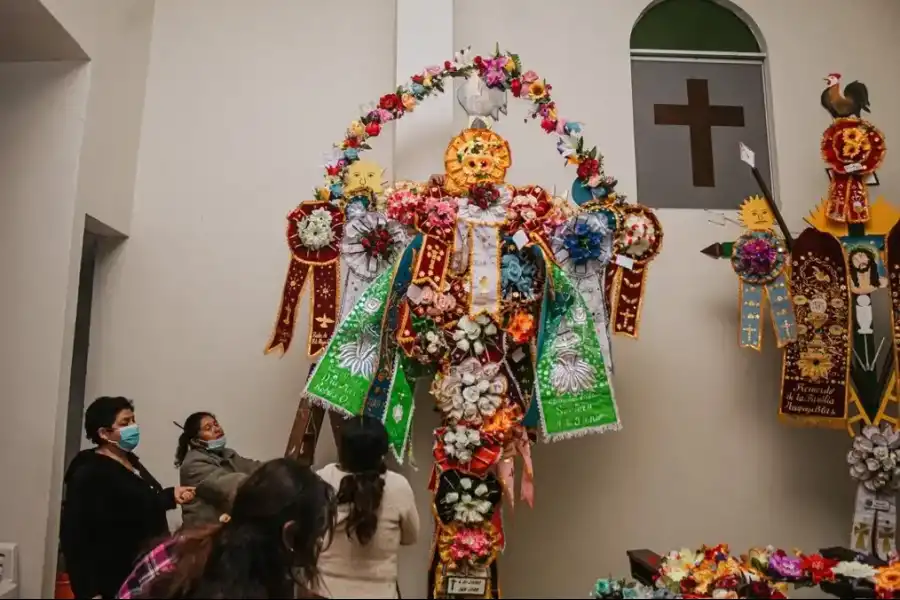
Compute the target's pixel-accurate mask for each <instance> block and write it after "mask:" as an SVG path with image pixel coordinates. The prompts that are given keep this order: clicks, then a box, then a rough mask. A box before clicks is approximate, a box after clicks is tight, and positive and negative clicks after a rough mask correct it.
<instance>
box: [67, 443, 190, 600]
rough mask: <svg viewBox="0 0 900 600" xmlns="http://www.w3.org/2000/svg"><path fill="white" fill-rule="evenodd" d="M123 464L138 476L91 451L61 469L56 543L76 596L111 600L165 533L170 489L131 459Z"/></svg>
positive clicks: (171, 503)
mask: <svg viewBox="0 0 900 600" xmlns="http://www.w3.org/2000/svg"><path fill="white" fill-rule="evenodd" d="M129 460H130V461H131V464H133V465H134V466H135V467H136V468H137V470H138V472H139V473H140V477H139V476H137V475H135V474H134V473H132V472H131V471H129V470H128V469H127V468H126V467H125V466H124V465H122V464H120V463H119V462H117V461H115V460H113V459H111V458H109V457H108V456H103V455H101V454H97V453H96V452H95V451H94V450H84V451H82V452H80V453H79V454H78V456H76V457H75V459H74V460H73V461H72V464H71V465H69V469H68V470H67V471H66V477H65V500H64V502H63V513H62V523H61V526H60V545H61V547H62V552H63V556H64V557H65V562H66V570H67V571H68V574H69V579H70V580H71V582H72V591H73V592H74V594H75V597H76V598H93V597H94V596H98V595H99V596H103V597H104V598H115V596H116V593H117V592H118V591H119V587H120V586H121V585H122V583H123V582H124V581H125V579H126V578H127V577H128V575H130V574H131V569H132V567H133V566H134V563H135V562H137V560H138V559H139V558H141V556H142V555H143V554H144V553H145V552H148V551H149V550H151V547H150V546H151V545H152V544H153V542H154V541H159V540H160V538H163V537H165V536H166V535H168V533H169V527H168V523H167V522H166V511H168V510H172V509H174V508H175V490H174V488H167V489H163V488H162V486H161V485H160V484H159V482H157V481H156V480H155V479H154V478H153V476H152V475H150V473H149V472H148V471H147V469H145V468H144V466H143V465H142V464H141V463H140V461H139V460H138V458H137V457H136V456H134V455H129Z"/></svg>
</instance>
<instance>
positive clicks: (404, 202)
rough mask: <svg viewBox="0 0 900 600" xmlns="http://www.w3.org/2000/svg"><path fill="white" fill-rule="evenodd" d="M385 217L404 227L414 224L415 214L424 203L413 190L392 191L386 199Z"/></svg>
mask: <svg viewBox="0 0 900 600" xmlns="http://www.w3.org/2000/svg"><path fill="white" fill-rule="evenodd" d="M385 202H386V205H387V217H388V218H389V219H393V220H394V221H397V222H399V223H403V224H404V225H412V224H413V223H415V219H416V214H417V213H418V212H419V211H420V210H422V208H423V207H424V204H425V201H424V199H423V198H422V196H420V195H419V194H418V193H416V191H415V190H413V189H408V188H400V189H396V190H392V191H390V192H389V193H388V195H387V198H386V201H385Z"/></svg>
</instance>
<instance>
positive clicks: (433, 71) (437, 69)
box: [425, 65, 444, 77]
mask: <svg viewBox="0 0 900 600" xmlns="http://www.w3.org/2000/svg"><path fill="white" fill-rule="evenodd" d="M443 71H444V67H441V66H437V65H431V66H430V67H425V72H426V73H428V74H429V75H431V76H432V77H434V76H435V75H440V74H441V73H442V72H443Z"/></svg>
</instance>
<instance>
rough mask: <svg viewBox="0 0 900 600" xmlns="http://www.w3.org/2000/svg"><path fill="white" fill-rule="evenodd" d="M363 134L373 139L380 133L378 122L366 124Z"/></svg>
mask: <svg viewBox="0 0 900 600" xmlns="http://www.w3.org/2000/svg"><path fill="white" fill-rule="evenodd" d="M365 132H366V135H367V136H369V137H375V136H377V135H378V134H379V133H381V124H380V123H378V121H369V122H368V123H367V124H366V129H365Z"/></svg>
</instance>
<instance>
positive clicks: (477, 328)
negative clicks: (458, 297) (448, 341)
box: [453, 314, 497, 356]
mask: <svg viewBox="0 0 900 600" xmlns="http://www.w3.org/2000/svg"><path fill="white" fill-rule="evenodd" d="M456 328H457V329H456V331H454V332H453V341H455V342H456V347H457V348H458V349H459V350H462V351H463V352H470V351H471V352H472V353H473V354H475V356H481V355H482V354H484V351H485V350H486V349H487V348H486V347H485V342H486V341H487V340H486V339H485V338H488V337H493V336H495V335H497V325H496V324H494V322H493V321H492V320H491V318H490V317H489V316H487V315H486V314H480V315H478V316H477V317H475V318H474V319H473V318H471V317H469V315H466V316H464V317H463V318H462V319H460V320H459V322H458V323H457V324H456Z"/></svg>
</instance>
